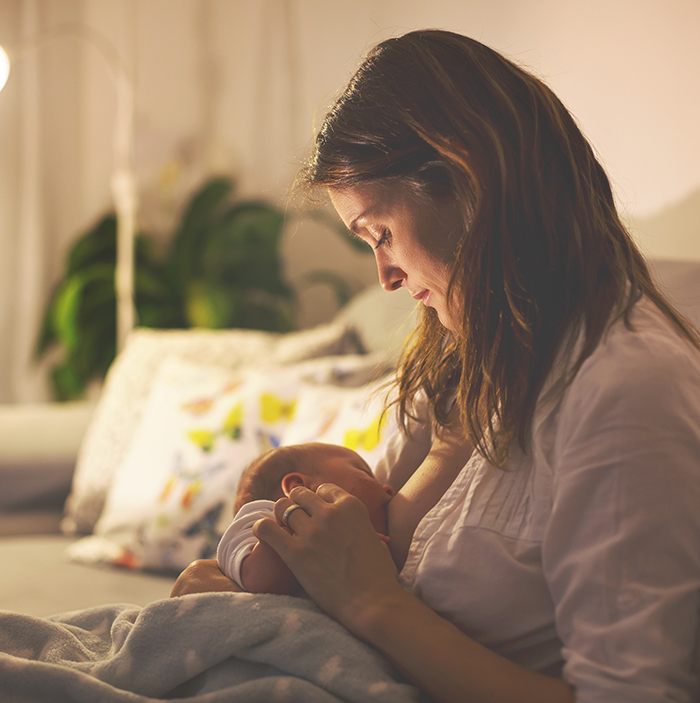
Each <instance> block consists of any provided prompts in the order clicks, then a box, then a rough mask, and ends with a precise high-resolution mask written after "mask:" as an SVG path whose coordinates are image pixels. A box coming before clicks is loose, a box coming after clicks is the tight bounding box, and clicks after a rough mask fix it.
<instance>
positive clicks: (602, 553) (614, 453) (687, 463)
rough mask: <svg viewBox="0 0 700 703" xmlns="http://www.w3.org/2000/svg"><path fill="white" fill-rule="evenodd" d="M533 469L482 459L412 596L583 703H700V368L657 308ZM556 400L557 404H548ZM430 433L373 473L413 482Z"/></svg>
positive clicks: (605, 343)
mask: <svg viewBox="0 0 700 703" xmlns="http://www.w3.org/2000/svg"><path fill="white" fill-rule="evenodd" d="M632 323H633V325H634V328H635V329H634V330H629V329H627V328H626V327H625V325H624V323H623V322H622V321H618V322H616V323H614V324H613V325H612V326H611V327H610V329H609V330H608V332H607V333H606V335H605V336H604V338H603V339H602V341H601V343H600V344H599V346H598V348H597V349H596V350H595V351H594V353H593V354H592V355H591V356H590V357H589V358H588V359H587V360H586V361H585V363H584V364H583V366H582V367H581V369H580V370H579V372H578V373H577V375H576V377H575V378H574V380H573V382H572V383H571V384H570V385H569V386H568V387H567V388H566V390H565V391H564V393H563V395H562V394H559V397H558V398H552V397H551V395H550V394H549V393H547V392H546V391H545V393H543V397H542V398H543V399H542V400H541V402H540V403H539V405H538V410H537V413H536V415H535V421H534V426H533V443H532V447H531V450H530V451H528V453H527V455H524V454H522V453H521V452H514V453H513V455H512V456H511V459H510V461H509V463H508V465H507V466H506V468H505V469H503V470H501V469H498V468H495V467H493V466H491V465H489V464H488V463H487V462H486V461H485V460H484V459H482V458H481V457H480V456H479V455H478V454H476V453H475V454H474V455H473V456H472V458H471V459H470V461H469V462H468V463H467V465H466V466H465V467H464V468H463V469H462V471H461V473H460V474H459V476H458V477H457V478H456V479H455V481H454V483H453V484H452V486H451V487H450V488H449V489H448V491H447V492H446V493H445V494H444V496H443V497H442V498H441V500H440V501H438V503H437V504H436V505H435V507H434V508H433V509H432V510H430V511H429V512H428V513H427V515H425V517H424V518H423V519H422V521H421V522H420V523H419V525H418V527H417V528H416V531H415V533H414V536H413V541H412V543H411V546H410V549H409V553H408V557H407V560H406V563H405V565H404V567H403V570H402V572H401V575H400V578H401V581H402V583H403V584H404V585H405V586H406V587H407V588H410V589H411V590H412V591H414V592H415V593H416V594H417V595H418V596H420V598H421V599H422V600H423V601H424V602H425V603H427V604H428V605H429V606H430V607H431V608H433V609H434V610H435V611H437V612H438V613H440V614H441V615H442V616H444V617H445V618H447V619H448V620H450V621H452V622H453V623H455V624H456V625H457V626H458V627H460V628H461V629H462V631H464V632H465V633H466V634H467V635H469V636H470V637H472V638H474V639H475V640H477V641H479V642H481V643H482V644H484V645H486V646H488V647H490V648H491V649H493V650H494V651H496V652H498V653H499V654H501V655H503V656H505V657H507V658H509V659H511V660H512V661H514V662H517V663H519V664H521V665H523V666H525V667H527V668H529V669H532V670H536V671H540V672H543V673H547V674H551V675H558V676H562V677H563V678H564V679H566V680H567V681H568V682H569V683H570V684H571V685H572V686H573V687H574V688H575V690H576V700H577V702H578V703H594V702H595V703H659V702H660V701H674V702H676V703H685V702H691V701H693V702H697V701H700V686H699V682H698V676H699V672H700V638H699V634H700V618H699V613H700V597H699V596H700V353H698V352H697V351H696V350H694V349H693V348H692V347H691V346H690V344H688V343H687V342H686V341H684V340H683V339H682V338H681V337H679V336H678V334H676V333H675V331H674V329H673V328H672V326H671V324H670V323H669V322H668V321H667V320H666V318H664V317H663V316H662V315H661V313H659V311H658V310H657V309H656V307H655V306H654V305H653V304H652V303H651V302H649V301H647V300H642V301H640V302H639V303H638V304H637V305H636V306H635V308H634V311H633V314H632ZM548 395H549V396H550V398H549V400H547V396H548ZM428 448H429V434H428V433H426V432H425V431H424V432H423V433H422V434H418V435H416V437H414V439H413V440H411V441H410V442H408V443H406V441H405V440H403V443H399V444H396V443H395V444H394V445H393V446H391V447H390V448H389V451H388V453H387V456H386V457H385V459H384V461H383V462H381V463H380V465H379V466H378V467H377V473H378V474H380V475H382V477H383V478H389V479H390V477H391V473H392V471H391V467H392V466H394V465H395V466H396V467H397V471H399V472H400V473H401V474H402V480H404V479H405V474H406V466H407V465H409V464H411V465H412V466H413V467H414V468H415V467H416V466H417V464H418V463H420V461H421V460H422V458H423V457H424V456H425V454H426V453H427V451H428Z"/></svg>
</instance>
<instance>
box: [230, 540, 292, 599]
mask: <svg viewBox="0 0 700 703" xmlns="http://www.w3.org/2000/svg"><path fill="white" fill-rule="evenodd" d="M241 586H243V588H244V589H245V590H246V591H248V592H249V593H278V594H281V595H290V596H293V595H297V594H299V593H301V586H300V585H299V582H298V581H297V580H296V578H294V574H293V573H292V572H291V571H290V570H289V568H288V567H287V565H286V564H285V563H284V562H283V561H282V559H281V558H280V556H279V555H278V554H277V552H276V551H275V550H274V549H273V548H272V547H270V545H268V544H265V542H258V543H257V544H256V545H255V546H254V547H253V551H252V552H250V554H248V556H246V557H244V559H243V561H242V562H241Z"/></svg>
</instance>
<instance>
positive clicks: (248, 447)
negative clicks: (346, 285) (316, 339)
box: [69, 356, 376, 571]
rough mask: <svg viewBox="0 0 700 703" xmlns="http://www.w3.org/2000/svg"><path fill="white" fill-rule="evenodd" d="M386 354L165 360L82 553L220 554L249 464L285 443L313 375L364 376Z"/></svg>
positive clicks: (160, 561) (118, 558)
mask: <svg viewBox="0 0 700 703" xmlns="http://www.w3.org/2000/svg"><path fill="white" fill-rule="evenodd" d="M372 368H376V360H372V359H371V357H368V356H342V357H330V358H324V359H318V360H312V361H306V362H302V363H299V364H293V365H287V366H267V367H260V368H259V369H257V370H255V371H252V370H250V369H247V370H245V371H242V370H239V371H237V372H232V371H229V370H227V369H222V368H221V367H211V366H203V365H198V364H192V363H190V362H185V361H183V360H181V359H178V358H176V357H170V358H167V359H166V360H164V361H163V363H162V364H161V366H160V367H159V369H158V372H157V374H156V376H155V379H154V382H153V384H152V388H151V391H150V394H149V397H148V399H147V402H146V404H145V408H144V412H143V415H142V418H141V421H140V422H139V425H138V427H137V429H136V431H135V433H134V435H133V438H132V441H131V443H130V445H129V447H128V449H127V451H126V453H125V456H124V458H123V460H122V461H121V462H120V464H119V466H118V467H117V469H116V473H115V475H114V479H113V481H112V485H111V487H110V489H109V492H108V494H107V498H106V502H105V506H104V510H103V513H102V516H101V517H100V519H99V521H98V522H97V524H96V526H95V534H94V535H93V536H90V537H86V538H84V539H82V540H79V541H78V542H76V543H75V544H74V545H72V546H71V547H70V548H69V553H70V555H71V557H72V558H74V559H76V560H78V561H88V562H107V563H111V564H118V565H123V566H129V567H132V568H150V569H159V570H163V569H166V570H173V571H179V570H181V569H182V568H184V567H185V566H186V565H187V564H188V563H189V562H190V561H192V560H193V559H197V558H205V557H209V556H212V555H213V553H214V551H215V548H216V544H217V543H218V540H219V538H220V536H221V533H222V532H223V529H224V528H225V526H226V525H227V524H228V522H229V521H230V518H231V516H232V509H233V502H234V497H235V491H236V487H237V484H238V480H239V477H240V475H241V472H242V471H243V469H244V468H245V467H246V466H247V465H248V463H250V461H252V460H253V459H254V458H255V457H256V456H258V455H259V454H261V453H262V452H264V451H266V450H267V449H269V448H271V447H275V446H279V444H280V442H281V439H282V435H283V433H284V431H285V428H286V427H287V426H288V425H289V423H290V422H291V421H292V419H293V418H294V415H295V411H296V404H297V398H298V395H299V391H300V389H301V387H302V386H303V385H304V384H306V383H309V382H313V381H315V380H316V381H320V382H328V381H329V380H331V379H334V378H338V377H340V378H343V379H344V380H345V381H348V380H350V379H352V378H357V379H362V380H363V379H364V378H366V377H367V375H368V374H369V373H370V370H371V369H372Z"/></svg>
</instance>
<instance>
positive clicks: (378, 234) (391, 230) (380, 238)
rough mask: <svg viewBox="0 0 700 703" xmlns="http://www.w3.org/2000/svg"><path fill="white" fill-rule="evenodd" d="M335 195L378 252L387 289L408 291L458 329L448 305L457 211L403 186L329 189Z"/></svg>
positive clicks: (352, 226) (349, 222)
mask: <svg viewBox="0 0 700 703" xmlns="http://www.w3.org/2000/svg"><path fill="white" fill-rule="evenodd" d="M329 195H330V198H331V202H332V203H333V207H335V209H336V211H337V212H338V215H340V218H341V219H342V220H343V222H344V223H345V225H346V226H347V227H348V229H349V230H350V231H351V232H352V233H353V234H354V235H356V236H357V237H359V238H360V239H362V240H363V241H364V242H366V243H367V244H368V245H369V246H371V247H372V249H373V250H374V258H375V261H376V264H377V273H378V275H379V283H380V284H381V286H382V287H383V288H384V289H385V290H387V291H394V290H398V289H399V288H405V289H406V291H407V292H408V293H409V294H410V295H411V296H412V297H413V298H415V299H416V300H419V301H420V302H422V303H423V305H427V306H429V307H431V308H434V309H435V312H436V313H437V315H438V318H439V319H440V322H441V323H442V325H443V326H444V327H446V328H447V329H450V330H453V331H454V324H455V319H456V318H455V316H454V315H451V313H450V311H449V310H448V304H447V285H448V282H449V262H450V259H451V257H452V256H453V251H452V247H451V246H450V245H449V241H454V237H451V236H450V234H451V233H456V232H457V231H458V229H457V227H458V225H459V220H458V217H457V216H456V214H455V212H454V207H453V206H451V205H449V203H445V205H444V207H442V208H441V207H440V206H439V204H436V203H433V204H426V203H423V202H421V201H419V200H417V199H416V198H415V197H413V196H412V195H411V194H410V192H409V191H408V189H407V188H402V187H400V186H398V185H387V184H367V185H359V186H353V187H352V188H343V189H329Z"/></svg>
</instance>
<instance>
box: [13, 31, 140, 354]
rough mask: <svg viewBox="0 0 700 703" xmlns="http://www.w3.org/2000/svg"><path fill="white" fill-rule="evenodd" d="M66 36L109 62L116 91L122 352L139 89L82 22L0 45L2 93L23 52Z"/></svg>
mask: <svg viewBox="0 0 700 703" xmlns="http://www.w3.org/2000/svg"><path fill="white" fill-rule="evenodd" d="M62 37H73V38H76V39H78V40H81V41H84V42H86V43H87V44H89V45H90V46H92V47H93V48H94V49H95V50H96V52H97V54H99V55H100V56H101V57H102V59H103V60H104V61H105V63H106V64H107V67H108V69H109V72H110V75H111V76H112V80H113V83H114V87H115V91H116V114H115V118H114V133H113V145H112V153H113V164H112V177H111V191H112V198H113V200H114V209H115V214H116V220H117V262H116V268H115V272H114V282H115V289H116V300H117V315H116V317H117V329H116V339H117V351H121V350H122V349H123V348H124V343H125V342H126V338H127V336H128V334H129V332H130V331H131V330H132V329H133V327H134V324H135V311H134V233H135V229H136V209H137V202H136V184H135V178H134V170H133V164H132V158H133V157H132V131H133V122H134V91H133V86H132V83H131V80H130V78H129V75H128V73H127V71H126V69H125V68H124V65H123V63H122V61H121V58H120V56H119V52H118V51H117V50H116V49H115V47H114V46H113V45H112V44H111V43H110V42H109V41H108V40H107V38H106V37H104V36H103V35H102V34H100V33H99V32H97V31H96V30H94V29H93V28H92V27H89V26H87V25H83V24H63V25H57V26H55V27H53V28H52V29H50V30H47V31H46V32H42V33H41V34H39V35H37V36H35V37H31V38H29V39H27V40H25V41H23V42H22V43H21V44H19V45H18V46H16V47H15V48H14V49H13V50H12V51H11V52H10V53H8V52H7V51H6V50H5V49H3V48H2V47H1V46H0V91H2V89H3V88H4V87H5V83H7V79H8V78H9V75H10V68H11V65H12V62H13V61H14V60H16V59H17V57H18V56H19V55H20V54H22V53H24V52H26V51H28V50H32V49H35V48H39V47H40V46H42V45H43V44H45V43H46V42H48V41H50V40H53V39H58V38H62Z"/></svg>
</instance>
